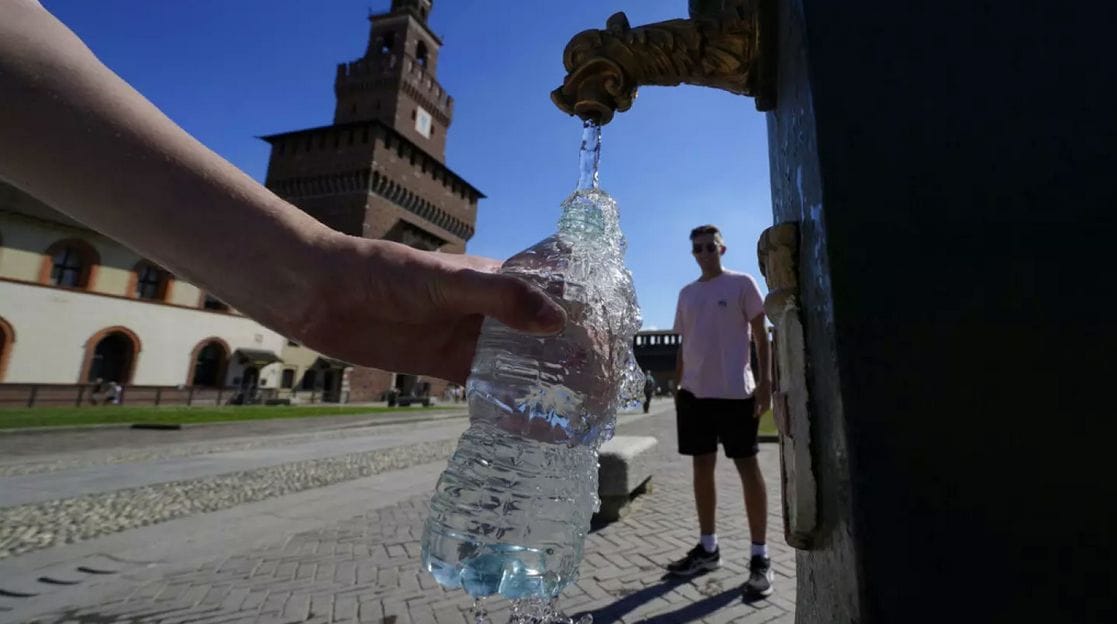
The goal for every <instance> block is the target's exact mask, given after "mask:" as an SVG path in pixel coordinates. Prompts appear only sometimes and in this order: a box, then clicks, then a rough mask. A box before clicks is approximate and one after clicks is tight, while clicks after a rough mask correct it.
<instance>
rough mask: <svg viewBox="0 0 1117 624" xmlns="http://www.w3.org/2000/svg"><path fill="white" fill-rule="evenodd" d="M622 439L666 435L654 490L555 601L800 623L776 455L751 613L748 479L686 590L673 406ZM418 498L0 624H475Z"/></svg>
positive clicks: (600, 537)
mask: <svg viewBox="0 0 1117 624" xmlns="http://www.w3.org/2000/svg"><path fill="white" fill-rule="evenodd" d="M619 434H621V435H654V436H656V437H657V438H658V439H659V442H660V444H659V445H658V447H657V448H656V450H655V458H654V460H655V465H656V468H655V477H654V478H653V485H654V488H653V490H652V491H651V492H650V493H648V494H645V495H643V496H641V497H640V498H638V499H637V500H636V501H635V503H634V506H633V508H632V510H631V511H630V512H629V513H628V515H626V516H625V517H624V518H623V519H622V520H621V521H619V522H616V523H613V524H610V525H607V526H604V527H600V528H598V529H597V530H596V531H594V532H593V533H592V534H591V535H590V536H589V538H588V540H587V545H586V556H585V559H584V561H583V563H582V567H581V577H580V579H579V580H578V581H577V582H576V583H575V584H574V585H572V586H570V587H568V588H567V590H566V591H565V592H564V593H563V595H562V597H561V598H560V601H559V606H560V607H561V608H562V609H563V610H565V611H566V612H567V613H569V614H575V613H592V614H593V615H594V621H595V622H597V623H598V624H601V623H604V622H658V623H671V622H711V623H712V622H718V623H721V622H739V623H742V624H745V623H747V624H759V623H761V622H777V623H780V624H790V623H791V622H793V621H794V605H795V569H794V565H795V564H794V553H793V551H792V550H791V549H790V548H789V547H788V546H787V545H786V544H784V542H783V540H782V537H781V535H780V533H781V531H780V528H781V527H782V521H781V519H780V516H779V504H778V481H777V474H778V470H777V462H776V460H777V451H776V448H775V446H774V445H764V447H763V449H762V451H761V464H762V466H763V468H764V472H765V475H766V476H767V477H768V482H769V499H770V504H769V509H770V521H769V523H770V526H771V527H772V531H771V534H770V536H769V543H770V548H771V550H772V559H773V565H774V568H775V572H776V593H775V594H774V595H773V596H772V597H771V598H769V599H765V600H761V601H758V602H754V603H752V604H746V603H745V602H744V601H743V600H742V599H741V595H740V585H741V583H742V582H743V581H744V580H745V578H746V575H747V548H748V542H749V539H748V534H747V529H746V528H745V520H744V511H743V502H742V497H741V490H740V482H739V480H738V478H737V476H736V473H735V471H734V470H733V467H732V464H731V462H728V461H726V460H722V461H721V462H720V465H719V469H718V475H717V476H718V485H719V488H718V493H719V500H718V514H719V515H718V518H719V536H720V538H721V541H722V553H723V555H722V556H723V562H722V563H723V565H722V568H721V569H720V570H717V571H715V572H712V573H709V574H706V575H704V576H701V577H698V578H696V579H692V580H690V581H676V580H664V578H663V574H662V569H663V568H662V566H663V565H664V564H666V563H667V562H668V561H670V560H672V559H674V558H677V557H679V556H681V555H682V554H683V553H684V552H685V551H686V550H687V549H689V548H690V547H691V546H693V544H694V543H695V541H696V533H697V523H696V519H695V514H694V509H693V499H692V494H691V490H690V471H689V467H688V465H687V462H686V461H685V460H684V459H683V458H680V457H679V456H678V455H676V454H675V451H674V449H675V432H674V415H673V412H672V411H671V410H670V409H667V410H664V411H661V412H660V413H659V414H658V415H653V416H652V417H650V418H645V419H642V420H638V421H636V422H630V424H627V425H622V426H621V427H620V430H619ZM432 468H434V466H432ZM429 472H430V474H436V472H437V471H436V470H432V471H429ZM397 474H402V472H398V473H395V472H386V473H383V474H381V475H379V476H375V477H369V479H392V478H393V476H394V475H397ZM408 491H411V490H408ZM413 491H414V493H413V494H411V493H404V494H403V495H401V497H400V499H399V500H398V502H394V503H392V504H388V505H385V506H380V507H378V508H375V509H370V510H369V511H367V512H366V513H350V514H345V515H341V516H339V517H336V518H331V519H330V520H328V521H325V522H321V523H318V524H317V525H315V526H314V527H313V528H311V529H309V530H301V531H297V532H293V533H290V534H286V535H277V536H275V538H274V539H273V540H263V542H262V543H257V544H255V545H253V546H251V547H244V548H240V549H232V550H230V551H229V552H226V553H225V554H224V555H223V556H215V557H212V558H210V559H209V560H207V561H204V562H201V563H200V564H198V565H190V566H183V567H179V568H177V569H167V570H166V571H161V572H160V573H159V574H158V575H156V576H154V577H152V576H151V575H143V574H136V575H135V577H134V579H135V580H134V582H118V583H117V585H116V586H114V589H113V591H112V592H106V593H105V594H104V595H102V596H97V597H96V599H92V600H89V599H87V600H86V601H85V602H81V601H75V602H73V603H70V606H69V608H66V609H64V610H61V611H59V612H56V613H52V614H51V615H50V616H47V617H39V618H37V619H30V620H27V619H23V620H6V619H5V612H6V611H5V610H6V609H7V610H8V611H7V612H8V613H16V612H17V611H11V609H13V608H14V607H13V605H18V603H19V601H20V600H33V598H23V599H21V598H18V597H12V596H4V595H3V593H2V592H0V622H7V621H12V622H16V621H18V622H21V624H29V623H30V622H38V623H41V624H48V623H49V624H69V623H91V624H92V623H97V624H110V623H122V624H123V623H127V624H139V623H153V624H154V623H158V624H178V623H187V622H193V623H197V624H203V623H206V624H218V623H226V624H232V623H240V622H244V623H247V622H261V623H264V622H268V623H271V622H275V623H287V622H290V623H294V622H312V623H326V622H349V623H354V622H361V623H376V624H406V623H408V622H415V623H427V622H430V623H435V624H444V623H447V622H455V623H459V624H461V623H468V622H471V621H472V620H471V619H470V618H469V615H468V614H469V610H470V608H471V606H472V601H471V600H469V599H468V598H465V597H464V596H463V594H461V593H460V592H447V591H445V590H442V589H441V588H439V587H437V585H436V584H435V583H434V582H433V580H432V579H431V578H430V577H429V576H428V575H426V574H425V573H423V572H421V571H420V570H419V569H418V556H419V538H420V536H421V532H422V526H423V519H424V517H425V514H426V505H427V501H428V499H429V495H430V485H429V484H428V485H426V486H425V487H422V488H413ZM296 496H298V495H296ZM276 500H277V501H282V500H283V499H276ZM369 507H372V506H371V505H370V506H369ZM121 535H122V536H127V535H128V533H124V534H121ZM44 552H49V551H44ZM14 561H15V562H18V561H19V558H16V559H15V560H14ZM87 569H88V568H87ZM95 571H96V570H95ZM95 571H94V572H95ZM91 574H92V572H91ZM55 580H63V581H65V579H55ZM3 588H4V585H2V584H0V589H3ZM488 609H489V612H490V613H491V614H492V615H493V621H494V622H503V621H506V619H507V603H504V602H502V601H494V602H492V604H490V605H488Z"/></svg>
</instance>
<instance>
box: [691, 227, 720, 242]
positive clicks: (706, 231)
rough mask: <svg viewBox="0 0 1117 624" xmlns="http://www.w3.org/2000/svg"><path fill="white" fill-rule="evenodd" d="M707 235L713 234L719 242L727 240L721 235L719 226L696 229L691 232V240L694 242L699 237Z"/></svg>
mask: <svg viewBox="0 0 1117 624" xmlns="http://www.w3.org/2000/svg"><path fill="white" fill-rule="evenodd" d="M706 234H713V235H714V236H715V237H716V238H717V239H718V240H719V241H720V240H725V238H724V237H723V236H722V235H721V230H719V229H718V226H716V225H700V226H698V227H696V228H694V229H693V230H691V231H690V240H694V239H696V238H698V237H699V236H704V235H706Z"/></svg>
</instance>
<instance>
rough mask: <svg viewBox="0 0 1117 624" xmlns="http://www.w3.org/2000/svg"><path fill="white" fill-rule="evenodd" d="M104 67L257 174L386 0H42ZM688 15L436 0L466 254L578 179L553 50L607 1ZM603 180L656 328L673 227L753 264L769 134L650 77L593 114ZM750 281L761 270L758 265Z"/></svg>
mask: <svg viewBox="0 0 1117 624" xmlns="http://www.w3.org/2000/svg"><path fill="white" fill-rule="evenodd" d="M43 4H44V5H45V6H46V7H47V8H48V9H50V10H51V11H52V12H53V13H54V14H55V15H56V16H58V17H59V18H60V19H61V20H62V21H63V22H65V23H66V24H67V25H68V26H69V27H70V28H71V29H73V30H74V31H75V32H76V33H77V34H78V35H79V36H80V37H82V39H84V40H85V42H86V43H87V44H88V45H89V46H90V48H92V50H93V51H94V52H95V53H96V54H97V55H98V56H99V57H100V58H101V60H102V61H104V62H105V63H106V64H107V65H108V66H109V67H110V68H112V69H113V70H114V71H116V72H117V73H118V74H120V75H121V76H122V77H123V78H124V79H125V80H127V81H128V82H129V83H131V84H132V85H133V86H134V87H136V88H137V89H138V90H139V91H140V92H141V93H143V94H144V95H146V96H147V97H148V98H149V99H150V100H151V101H153V102H154V103H155V104H156V105H157V106H159V107H160V108H161V109H162V110H163V111H164V112H165V113H167V115H169V116H170V117H171V118H172V119H174V120H175V121H176V122H177V123H178V124H180V125H181V126H182V127H183V128H185V129H186V130H187V131H189V132H190V133H191V134H193V135H194V136H196V137H197V138H198V139H199V140H201V141H202V142H203V143H205V144H206V145H208V146H209V147H210V148H212V149H213V150H214V151H216V152H217V153H219V154H221V155H222V156H223V157H225V158H226V159H228V160H229V161H230V162H232V163H233V164H235V165H236V166H238V167H240V168H241V169H243V170H244V171H246V172H248V173H249V174H250V175H252V176H253V177H255V178H256V179H257V180H261V181H262V180H263V178H264V174H265V171H266V168H267V160H268V149H267V145H266V144H265V143H264V142H263V141H260V140H258V139H257V138H256V137H257V136H262V135H266V134H270V133H275V132H284V131H288V130H295V129H299V128H306V127H311V126H318V125H323V124H328V123H330V121H331V120H332V115H333V107H334V97H333V78H334V72H335V66H336V64H337V63H340V62H343V61H351V60H354V59H356V58H358V57H359V56H361V54H363V52H364V49H365V45H366V43H367V39H368V26H369V25H368V22H367V20H366V15H367V12H368V10H369V9H372V10H373V11H381V10H386V9H387V7H388V5H389V0H322V1H315V2H312V1H310V0H267V1H265V0H192V1H191V2H169V1H152V0H97V1H96V2H91V1H90V0H43ZM622 10H623V11H625V12H626V13H627V14H628V17H629V20H630V22H631V23H632V24H633V25H638V24H645V23H648V22H653V21H659V20H664V19H671V18H676V17H685V15H686V2H684V1H683V0H627V1H618V0H564V1H562V2H554V1H548V2H541V1H539V0H435V3H434V12H433V14H432V17H431V27H432V29H433V30H434V31H435V32H436V33H438V34H439V35H440V36H441V37H442V39H443V42H444V47H443V50H442V53H441V55H440V57H439V68H438V71H439V80H440V82H441V83H442V85H443V86H444V87H445V88H446V90H447V91H448V92H449V93H450V94H451V95H452V96H453V97H454V98H455V113H454V120H453V125H452V126H451V127H450V131H449V136H448V145H447V164H448V165H449V166H450V167H451V168H452V169H454V170H455V171H456V172H458V173H459V174H461V175H462V176H463V177H465V179H467V180H469V181H470V182H471V183H472V184H473V185H474V186H476V187H477V188H479V189H481V190H482V191H483V192H485V193H486V194H487V195H488V196H489V197H488V199H485V200H483V201H482V202H481V204H480V210H479V216H478V223H477V234H476V235H475V236H474V238H473V239H472V240H471V241H470V242H469V253H473V254H479V255H486V256H491V257H496V258H504V257H507V256H509V255H511V254H513V253H515V252H516V251H518V250H520V249H522V248H524V247H526V246H528V245H530V244H532V243H534V242H535V241H537V240H539V239H540V238H543V237H544V236H547V235H548V234H549V233H550V232H551V231H553V229H554V224H555V220H556V219H557V217H558V205H559V203H560V202H561V201H562V199H563V198H564V197H566V195H567V194H568V193H569V192H570V191H572V190H573V188H574V185H575V183H576V182H577V178H578V162H577V161H578V155H577V151H578V142H579V139H580V133H581V125H580V122H579V121H578V120H577V119H574V118H571V117H567V116H566V115H563V114H562V113H560V112H559V111H558V109H556V108H555V107H554V105H552V104H551V102H550V97H549V95H550V92H551V90H552V89H554V88H555V87H557V86H558V85H559V84H560V83H561V82H562V78H563V75H564V73H565V72H564V70H563V67H562V50H563V47H564V46H565V45H566V42H567V41H568V40H569V39H570V37H571V36H573V35H574V34H575V33H577V32H578V31H581V30H584V29H587V28H602V27H604V25H605V20H606V18H608V17H609V15H611V14H612V13H613V12H615V11H622ZM601 186H602V188H604V189H605V190H607V191H608V192H609V193H610V194H612V195H613V196H614V197H615V198H616V199H617V201H618V203H619V205H620V207H621V218H622V223H623V226H624V230H625V232H626V234H627V236H628V241H629V251H628V255H627V261H628V265H629V267H631V269H632V273H633V275H634V277H635V280H636V288H637V294H638V296H639V299H640V304H641V307H642V308H643V310H644V319H645V320H644V325H645V327H646V328H647V327H660V328H668V327H670V326H671V323H672V321H673V318H674V310H675V300H676V297H677V295H678V291H679V289H680V288H681V287H682V286H684V285H685V284H686V283H688V282H689V281H691V280H693V279H694V278H695V277H697V274H698V270H697V267H696V265H695V264H694V261H693V259H692V258H691V256H690V247H689V242H688V240H687V233H688V232H689V231H690V228H691V227H693V226H695V225H699V224H702V223H715V224H717V225H718V226H720V227H721V228H722V231H724V232H725V233H726V237H727V239H728V247H729V251H728V253H727V254H726V260H725V264H726V266H727V267H729V268H733V269H736V270H740V271H745V272H748V273H751V274H753V275H754V276H756V277H757V278H758V279H759V273H758V271H757V267H756V252H755V249H756V239H757V237H758V236H759V234H760V232H761V230H762V229H764V228H765V227H767V226H768V225H770V224H771V220H772V219H771V200H770V195H769V188H768V186H769V178H768V156H767V135H766V130H765V126H764V116H763V115H762V114H760V113H758V112H756V110H755V108H754V106H753V102H752V101H751V100H749V99H747V98H743V97H739V96H733V95H730V94H728V93H724V92H721V91H715V90H712V89H703V88H698V87H678V88H673V89H665V88H656V87H649V88H645V89H643V90H641V91H640V95H639V97H638V99H637V101H636V104H635V105H634V106H633V108H632V110H630V111H628V112H626V113H623V114H619V115H617V117H616V118H615V119H614V121H613V123H611V124H609V125H608V126H606V127H605V129H604V148H603V152H602V163H601ZM760 281H761V286H762V287H763V280H760Z"/></svg>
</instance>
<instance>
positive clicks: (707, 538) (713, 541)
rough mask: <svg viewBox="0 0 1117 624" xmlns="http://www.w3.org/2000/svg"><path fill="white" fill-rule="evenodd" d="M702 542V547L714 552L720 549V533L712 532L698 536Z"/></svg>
mask: <svg viewBox="0 0 1117 624" xmlns="http://www.w3.org/2000/svg"><path fill="white" fill-rule="evenodd" d="M698 539H699V540H701V542H702V548H704V549H705V550H706V552H708V553H712V552H714V551H715V550H717V549H718V534H717V533H710V534H709V535H702V536H699V538H698Z"/></svg>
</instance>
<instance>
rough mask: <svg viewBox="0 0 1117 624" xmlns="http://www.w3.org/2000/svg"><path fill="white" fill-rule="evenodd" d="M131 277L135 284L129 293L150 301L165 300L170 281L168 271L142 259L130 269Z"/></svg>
mask: <svg viewBox="0 0 1117 624" xmlns="http://www.w3.org/2000/svg"><path fill="white" fill-rule="evenodd" d="M132 279H133V280H134V281H135V286H133V287H132V288H130V289H129V293H128V294H129V295H131V296H133V297H135V298H137V299H149V300H152V301H166V300H167V295H168V294H169V293H168V291H169V286H170V283H171V274H170V273H168V272H166V271H164V270H163V269H161V268H159V267H157V266H155V265H154V264H152V263H150V262H148V261H146V260H142V261H140V262H139V263H138V264H136V266H135V268H134V269H132Z"/></svg>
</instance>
